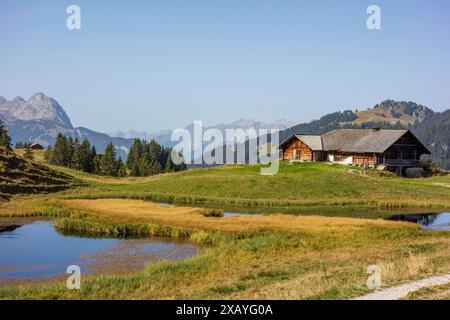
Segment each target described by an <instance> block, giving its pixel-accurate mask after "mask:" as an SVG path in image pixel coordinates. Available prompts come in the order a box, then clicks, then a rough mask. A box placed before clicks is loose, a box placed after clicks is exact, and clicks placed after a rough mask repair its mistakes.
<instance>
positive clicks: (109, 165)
mask: <svg viewBox="0 0 450 320" xmlns="http://www.w3.org/2000/svg"><path fill="white" fill-rule="evenodd" d="M100 172H101V174H102V175H106V176H113V177H114V176H116V175H117V166H116V152H115V150H114V146H113V144H112V143H111V142H110V143H109V144H108V145H107V146H106V149H105V153H104V154H103V157H102V159H101V162H100Z"/></svg>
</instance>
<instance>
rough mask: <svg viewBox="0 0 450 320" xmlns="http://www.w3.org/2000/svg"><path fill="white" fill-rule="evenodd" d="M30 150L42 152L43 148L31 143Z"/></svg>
mask: <svg viewBox="0 0 450 320" xmlns="http://www.w3.org/2000/svg"><path fill="white" fill-rule="evenodd" d="M30 148H31V149H33V150H44V147H43V146H42V145H41V144H39V143H33V144H32V145H30Z"/></svg>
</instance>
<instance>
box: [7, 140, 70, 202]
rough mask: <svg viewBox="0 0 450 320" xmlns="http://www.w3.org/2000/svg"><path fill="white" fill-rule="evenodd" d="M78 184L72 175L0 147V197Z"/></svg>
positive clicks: (55, 189) (49, 190) (46, 190)
mask: <svg viewBox="0 0 450 320" xmlns="http://www.w3.org/2000/svg"><path fill="white" fill-rule="evenodd" d="M76 184H79V182H77V181H76V180H75V179H74V178H73V177H71V176H70V175H68V174H65V173H62V172H60V171H59V170H54V169H51V168H49V167H47V166H45V165H43V164H40V163H36V162H32V161H27V160H25V159H24V158H22V157H21V156H19V155H17V154H15V153H13V152H6V150H5V149H3V148H0V197H1V198H2V199H8V198H9V197H10V196H12V195H15V194H30V193H48V192H55V191H60V190H64V189H67V188H69V187H71V186H73V185H76Z"/></svg>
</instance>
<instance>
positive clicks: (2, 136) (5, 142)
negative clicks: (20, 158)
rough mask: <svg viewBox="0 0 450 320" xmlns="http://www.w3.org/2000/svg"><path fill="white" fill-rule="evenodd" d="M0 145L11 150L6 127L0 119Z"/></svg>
mask: <svg viewBox="0 0 450 320" xmlns="http://www.w3.org/2000/svg"><path fill="white" fill-rule="evenodd" d="M0 146H2V147H3V148H5V149H6V150H7V151H11V150H12V149H11V137H10V136H9V134H8V129H7V128H6V127H5V125H4V124H3V122H2V121H1V120H0Z"/></svg>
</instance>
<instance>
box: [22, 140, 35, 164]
mask: <svg viewBox="0 0 450 320" xmlns="http://www.w3.org/2000/svg"><path fill="white" fill-rule="evenodd" d="M23 157H24V158H25V159H27V160H29V161H33V159H34V155H33V150H31V147H30V145H29V144H27V146H26V147H25V153H24V154H23Z"/></svg>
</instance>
